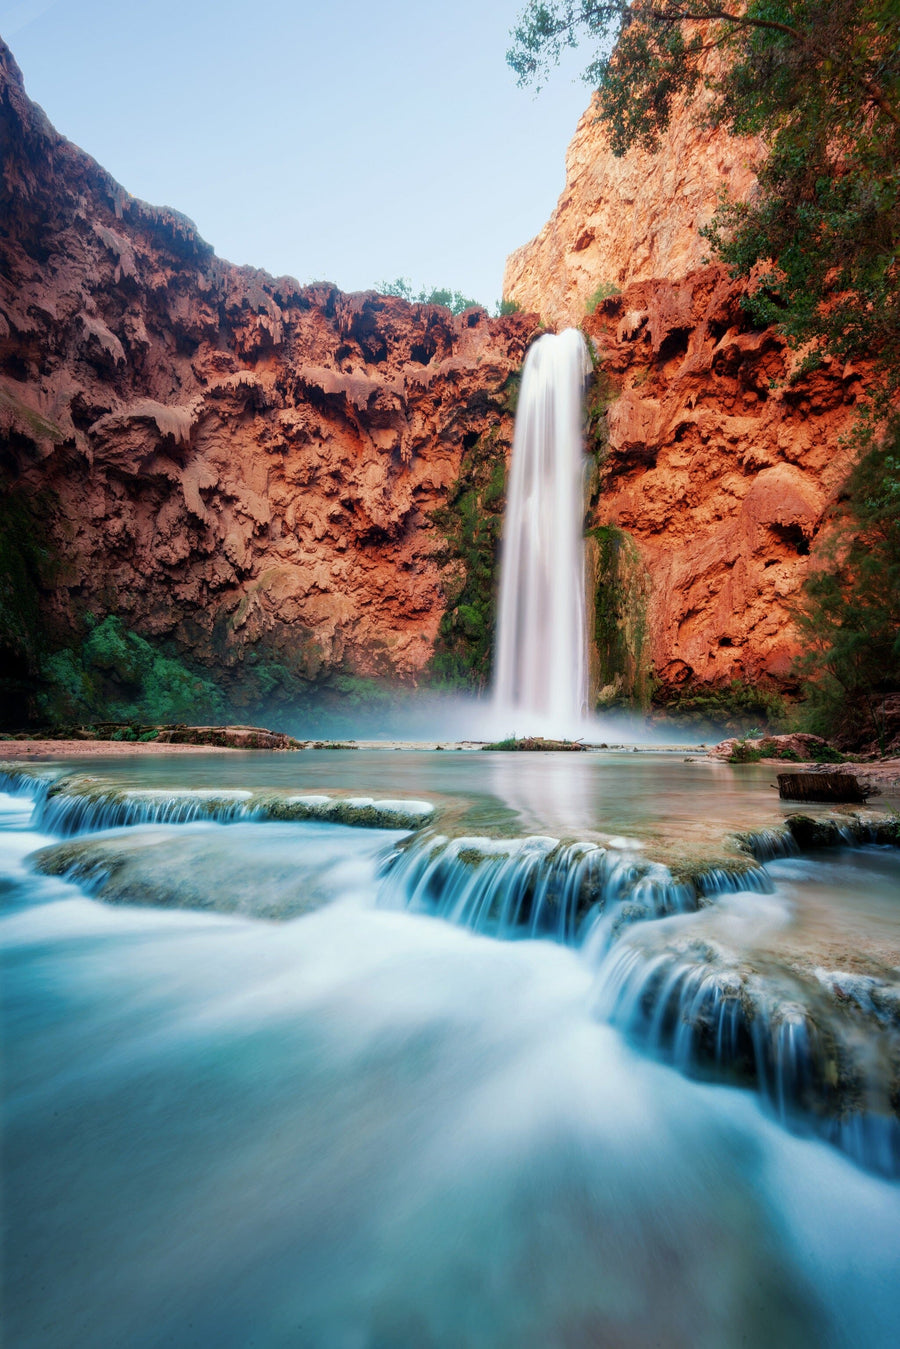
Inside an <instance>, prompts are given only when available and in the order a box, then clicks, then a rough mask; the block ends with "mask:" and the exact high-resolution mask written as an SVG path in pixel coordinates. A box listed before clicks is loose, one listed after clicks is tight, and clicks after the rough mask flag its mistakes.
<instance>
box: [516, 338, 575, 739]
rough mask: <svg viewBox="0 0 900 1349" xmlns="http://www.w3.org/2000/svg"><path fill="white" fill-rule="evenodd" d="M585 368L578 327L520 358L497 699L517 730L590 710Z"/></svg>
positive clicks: (564, 721)
mask: <svg viewBox="0 0 900 1349" xmlns="http://www.w3.org/2000/svg"><path fill="white" fill-rule="evenodd" d="M589 370H590V361H589V359H588V353H587V348H586V346H585V342H584V338H583V337H582V335H581V333H580V332H579V331H578V330H577V329H576V328H567V329H566V330H565V332H562V333H559V334H558V335H556V334H553V333H548V334H546V335H545V336H544V337H541V338H539V339H538V341H537V342H535V343H534V345H533V346H532V348H531V350H530V351H529V353H528V356H527V358H526V360H525V368H524V370H523V374H522V388H521V392H520V394H519V406H518V410H517V412H516V429H515V437H514V440H513V452H512V466H511V470H510V482H509V493H508V497H507V507H506V519H505V521H504V530H503V556H502V562H501V567H500V605H499V621H498V628H497V664H496V673H495V681H494V700H495V705H496V707H497V709H498V712H501V713H509V714H516V715H517V717H518V718H519V724H517V725H516V726H515V727H508V728H504V729H514V730H515V731H516V732H517V733H518V732H519V731H521V732H524V733H531V734H533V733H534V732H536V731H540V732H549V733H551V734H566V733H569V732H571V731H572V730H573V729H575V728H576V727H577V725H578V723H579V722H580V721H581V720H582V719H583V717H584V715H585V711H586V706H587V668H588V666H587V640H586V633H585V604H584V541H583V537H582V523H583V516H584V449H583V443H582V399H583V395H584V381H585V377H586V375H587V374H588V372H589Z"/></svg>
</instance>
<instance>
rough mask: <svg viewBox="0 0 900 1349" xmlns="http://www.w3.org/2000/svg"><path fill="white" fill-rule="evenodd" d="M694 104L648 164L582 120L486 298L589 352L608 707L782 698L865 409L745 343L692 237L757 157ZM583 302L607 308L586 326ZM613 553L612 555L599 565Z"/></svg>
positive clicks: (720, 279) (600, 678)
mask: <svg viewBox="0 0 900 1349" xmlns="http://www.w3.org/2000/svg"><path fill="white" fill-rule="evenodd" d="M710 59H716V58H710ZM707 74H713V75H714V74H715V70H714V69H713V68H712V67H710V68H709V69H708V70H707ZM707 98H708V95H705V94H704V95H702V96H701V99H700V106H699V108H698V107H694V108H689V107H686V106H685V105H684V104H683V103H682V104H681V105H679V106H677V107H676V110H675V113H674V116H673V118H672V121H671V124H670V126H669V128H668V131H667V132H666V134H665V135H664V136H663V137H662V138H661V141H660V144H659V148H658V151H657V152H656V153H655V154H653V155H648V154H647V153H646V152H643V151H639V150H632V151H630V152H629V153H628V154H627V155H625V156H624V157H622V158H619V159H617V158H615V156H614V155H613V154H612V151H611V150H610V148H609V143H608V140H607V137H606V135H605V133H604V131H603V128H602V126H601V125H600V124H599V123H598V121H597V119H596V112H595V109H594V107H593V106H592V107H591V108H589V109H588V111H587V112H586V113H585V114H584V117H583V118H582V119H581V122H580V124H579V126H578V129H577V131H576V133H575V137H574V139H573V141H572V144H571V146H570V147H569V152H568V156H567V161H566V185H565V189H564V191H563V193H562V195H561V197H560V199H559V202H558V204H557V207H556V209H555V211H554V212H553V214H552V216H551V218H550V220H549V221H548V223H547V225H546V226H545V227H544V229H543V230H542V231H541V232H540V234H539V235H538V236H537V237H536V238H535V239H533V240H532V241H531V242H530V243H528V244H526V245H524V246H523V247H522V248H519V249H518V250H517V251H516V252H515V253H513V254H512V256H511V257H510V259H509V261H508V264H507V269H506V276H505V281H504V295H505V296H506V297H507V298H508V299H512V300H515V301H516V302H518V303H519V304H520V305H522V306H523V307H524V308H528V309H533V310H535V311H537V312H538V313H540V314H541V315H542V317H543V319H544V322H546V323H547V324H548V325H550V326H551V327H554V328H557V329H558V328H562V327H565V326H568V325H575V326H580V327H582V328H583V330H584V332H585V333H586V334H587V335H588V336H589V337H590V338H591V340H592V342H593V345H594V354H595V357H596V360H597V363H598V374H597V379H596V381H595V387H594V390H593V393H592V400H593V411H592V415H591V419H590V420H591V427H592V435H593V436H594V445H593V448H594V449H595V450H597V451H598V454H599V459H600V471H599V475H598V477H597V479H596V484H597V490H596V492H595V499H594V502H593V505H592V511H591V516H590V520H589V525H590V526H591V527H592V529H593V530H594V532H595V535H596V538H597V539H598V540H600V541H601V542H603V541H604V540H605V543H606V551H605V553H603V554H602V556H600V557H599V558H598V556H597V548H596V546H594V547H593V553H592V555H593V556H594V561H595V566H597V567H598V568H599V571H598V576H599V585H600V587H601V590H602V587H603V586H607V587H609V586H612V587H614V588H615V587H616V586H618V587H619V588H620V589H623V587H624V591H628V590H629V588H630V590H631V591H632V592H633V593H632V594H631V596H630V598H629V595H628V594H626V593H624V591H623V593H622V594H619V595H613V596H607V598H606V599H604V597H603V595H602V594H601V593H600V592H599V591H598V595H597V603H596V615H597V617H596V625H597V633H596V634H595V635H596V636H597V639H598V643H599V645H600V647H601V649H602V654H601V658H600V665H601V666H603V665H605V666H606V668H605V669H604V668H600V669H598V670H597V671H596V682H597V683H598V684H600V685H603V684H605V685H606V689H605V695H604V696H606V697H609V698H611V699H615V698H617V697H620V696H621V695H622V693H623V685H624V691H626V692H627V691H628V690H629V689H630V691H631V692H632V693H635V692H637V693H640V694H641V695H642V696H644V697H646V694H647V692H648V690H649V689H650V688H651V687H655V688H656V696H657V698H659V699H662V700H666V699H667V698H669V697H670V696H671V695H675V694H678V692H679V690H683V689H692V688H696V687H709V686H722V685H725V684H728V683H729V682H730V681H732V680H741V681H746V682H749V683H762V684H764V685H765V684H768V685H769V686H771V687H773V688H781V689H785V688H788V689H790V688H791V687H792V685H795V683H796V681H795V680H794V678H793V677H792V666H793V662H794V658H795V656H796V655H797V654H798V650H799V647H798V640H797V636H796V634H795V632H794V630H793V627H792V621H791V609H792V605H793V604H794V602H795V601H796V600H797V598H798V596H799V593H800V590H801V586H802V583H803V580H804V578H805V576H806V574H807V571H808V569H809V567H810V566H811V565H813V566H814V565H816V561H817V555H818V550H819V549H820V547H821V544H822V542H823V539H824V537H825V535H826V534H827V521H828V517H829V512H830V510H831V508H832V506H833V505H834V503H835V501H836V500H837V498H838V496H839V493H840V490H841V487H842V484H843V482H844V481H845V479H846V476H847V473H848V471H849V469H850V467H851V464H852V460H853V451H852V448H848V447H847V445H846V444H845V443H844V437H845V434H846V433H847V432H848V431H849V429H850V427H851V426H852V424H853V422H854V419H855V416H856V404H857V403H858V401H859V399H860V397H861V396H863V394H864V392H865V383H866V371H865V370H861V369H857V368H854V367H844V366H843V365H842V364H840V363H836V362H832V361H826V362H825V364H824V365H823V366H821V367H820V368H819V369H818V370H816V371H815V372H813V373H810V374H806V375H802V376H800V375H799V361H798V359H797V357H796V354H795V353H792V352H790V351H789V350H788V349H787V346H786V344H785V342H784V341H783V339H782V338H781V337H780V336H779V335H778V333H777V332H776V331H775V330H773V329H767V330H764V331H758V330H755V329H754V328H753V326H752V324H751V323H750V320H749V318H748V316H747V314H746V313H745V312H744V310H743V309H742V307H741V303H740V301H741V295H742V293H743V283H738V282H733V281H731V280H730V279H729V277H728V275H727V273H726V271H725V269H724V268H723V267H722V266H721V265H718V264H710V263H709V261H708V259H707V256H706V255H707V254H708V253H709V245H708V243H707V242H706V240H705V239H704V238H703V237H702V236H701V234H700V232H699V231H700V229H701V228H702V226H703V225H705V224H706V223H707V222H708V221H709V220H710V219H711V217H712V215H713V214H714V212H715V209H716V205H717V202H718V199H719V196H720V194H721V193H722V192H723V191H727V192H728V193H729V194H730V195H731V196H732V197H734V198H738V199H742V198H746V197H747V196H748V194H750V193H752V191H753V189H754V185H755V182H756V178H755V170H756V169H757V167H758V166H759V164H760V162H761V160H762V157H763V155H764V146H763V145H762V143H761V142H760V141H758V140H755V139H750V138H740V139H739V138H734V137H730V136H728V135H727V134H726V133H725V132H724V131H722V130H721V129H718V128H715V127H712V126H711V125H710V124H709V123H708V121H707V120H705V119H704V100H705V99H707ZM598 287H602V290H601V294H604V293H605V294H606V295H607V296H608V298H606V299H603V300H601V301H600V303H599V304H598V306H597V307H596V309H595V310H594V312H591V313H588V312H587V308H588V306H587V305H586V301H587V300H588V298H589V297H591V296H593V295H594V294H595V292H596V291H597V289H598ZM611 292H612V293H611ZM616 540H618V541H619V544H622V545H624V549H625V551H623V549H622V547H619V544H616V547H615V548H612V552H610V549H611V547H612V544H613V543H614V542H615V541H616ZM629 540H630V542H629ZM617 550H618V554H619V563H618V564H615V557H614V554H616V552H617ZM601 553H602V550H601ZM626 556H627V558H628V559H629V560H628V562H627V565H625V559H626ZM617 568H618V573H617ZM604 625H605V631H603V629H604ZM617 648H618V655H616V649H617ZM625 648H630V649H629V650H626V649H625ZM641 666H643V672H642V671H641V669H640V667H641Z"/></svg>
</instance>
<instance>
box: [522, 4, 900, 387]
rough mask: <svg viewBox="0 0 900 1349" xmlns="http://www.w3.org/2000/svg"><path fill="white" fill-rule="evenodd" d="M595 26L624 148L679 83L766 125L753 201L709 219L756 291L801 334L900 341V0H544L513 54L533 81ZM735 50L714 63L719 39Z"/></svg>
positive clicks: (884, 357)
mask: <svg viewBox="0 0 900 1349" xmlns="http://www.w3.org/2000/svg"><path fill="white" fill-rule="evenodd" d="M583 40H587V41H588V42H589V43H590V44H591V45H592V47H593V48H594V50H595V57H594V59H593V60H592V62H591V63H590V65H589V66H588V67H587V69H586V71H585V78H586V79H587V80H588V81H590V82H591V83H592V84H594V85H596V87H597V89H598V105H599V113H600V116H601V118H602V119H603V121H604V122H605V123H606V125H607V128H608V131H609V136H610V141H611V145H612V149H613V152H614V153H615V154H618V155H621V154H624V153H625V151H626V150H628V149H629V148H630V147H631V146H634V145H638V146H641V147H643V148H644V149H645V150H650V151H652V150H653V149H654V148H655V146H656V144H657V140H658V137H659V134H660V133H661V132H662V131H664V130H665V128H666V127H667V126H668V123H669V120H670V118H671V115H672V112H673V108H674V106H675V102H676V99H678V98H684V97H688V98H689V97H690V96H691V95H694V94H696V93H698V92H699V91H700V89H701V88H707V89H709V90H710V92H711V94H712V98H711V103H710V105H709V108H708V110H707V116H709V117H710V118H711V119H712V120H713V121H715V122H718V123H719V124H721V125H724V126H725V127H727V128H728V129H730V130H731V131H733V132H735V133H738V134H747V133H759V134H762V135H764V136H765V138H766V141H767V143H768V146H769V154H768V157H767V159H766V162H765V164H764V165H763V166H762V168H761V171H760V175H759V178H760V190H759V192H758V193H757V194H756V195H755V196H754V198H753V200H752V201H751V202H747V203H741V204H734V203H732V204H726V205H725V206H724V207H723V209H722V211H721V212H720V213H719V216H718V219H717V221H716V222H715V223H714V225H713V227H712V229H711V230H710V232H709V233H710V236H711V239H712V242H713V243H714V245H715V246H716V248H717V249H718V251H719V253H720V255H721V256H722V257H723V258H724V259H725V260H726V261H727V262H728V263H730V264H731V266H732V268H733V269H734V271H735V272H736V273H738V274H741V275H744V276H748V277H749V276H750V275H751V273H753V274H754V282H753V285H752V286H751V288H750V289H751V293H750V294H749V295H748V297H747V301H746V303H747V306H748V308H750V310H751V311H752V312H753V314H754V317H755V318H756V319H757V320H758V321H759V322H760V323H761V324H768V323H773V322H774V323H778V324H780V325H781V326H782V328H783V330H784V331H785V332H786V333H787V335H788V336H789V337H790V338H792V339H793V340H794V341H796V342H798V343H800V342H812V343H814V344H817V345H818V346H819V347H820V348H824V349H827V350H829V351H832V352H834V353H836V354H838V355H842V356H850V355H853V354H857V353H865V354H866V355H867V356H872V355H873V354H877V355H878V356H879V357H880V359H881V361H882V364H883V366H884V368H885V371H886V372H887V375H888V380H889V382H890V383H891V384H892V385H893V384H895V383H896V378H897V364H898V347H900V285H898V282H900V4H898V2H897V0H748V3H746V4H745V5H737V4H736V5H735V6H734V7H732V6H723V5H720V4H707V3H702V0H699V2H697V3H691V2H690V0H686V2H685V3H666V0H634V3H632V4H629V3H627V0H617V2H616V3H596V2H595V0H548V2H547V3H542V2H541V0H532V3H531V4H530V5H529V6H528V8H527V9H526V11H525V13H524V15H523V17H522V20H521V23H520V25H519V27H518V28H517V29H516V30H515V32H514V33H513V46H512V48H511V50H510V51H509V53H508V57H507V59H508V61H509V63H510V65H511V66H512V68H513V69H514V70H515V71H516V73H517V74H518V76H519V80H520V83H528V82H530V81H532V80H535V79H538V78H540V77H542V76H543V75H544V74H545V73H546V71H547V70H548V68H549V66H551V65H552V64H553V63H554V62H555V61H556V60H558V58H559V56H560V54H561V52H562V51H563V49H564V48H565V47H568V46H575V45H577V44H578V43H579V42H580V41H583ZM713 49H719V50H721V51H722V54H723V56H724V58H725V59H724V61H723V63H722V66H721V69H722V74H721V75H720V76H719V77H718V78H717V79H710V78H709V76H708V74H707V73H706V72H707V71H708V69H709V65H708V53H709V52H710V51H711V50H713Z"/></svg>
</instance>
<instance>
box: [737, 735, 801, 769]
mask: <svg viewBox="0 0 900 1349" xmlns="http://www.w3.org/2000/svg"><path fill="white" fill-rule="evenodd" d="M761 759H783V760H784V761H785V762H786V763H803V756H802V755H801V754H798V753H797V751H796V750H794V749H790V748H789V747H788V746H787V745H779V744H777V742H776V741H774V740H755V741H754V740H751V739H750V738H749V737H746V736H745V737H744V738H743V739H741V740H738V741H737V743H736V744H735V746H734V749H733V750H732V751H731V753H730V754H729V756H728V762H729V763H759V761H760V760H761Z"/></svg>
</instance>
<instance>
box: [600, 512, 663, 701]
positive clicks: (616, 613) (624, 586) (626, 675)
mask: <svg viewBox="0 0 900 1349" xmlns="http://www.w3.org/2000/svg"><path fill="white" fill-rule="evenodd" d="M586 549H587V559H586V561H587V575H588V578H589V586H590V593H591V594H592V596H593V603H592V604H591V605H589V607H588V616H589V622H590V636H591V648H592V651H591V657H592V658H591V662H590V663H591V683H592V686H593V687H594V688H595V690H596V695H595V704H596V706H597V707H598V708H605V707H622V706H627V707H636V708H642V709H646V708H648V707H649V705H650V697H651V694H652V692H653V679H652V667H651V662H650V647H649V634H648V629H647V605H648V603H649V599H650V576H649V572H648V571H647V568H646V566H645V565H644V562H643V560H642V558H641V555H640V552H639V551H638V548H637V545H636V544H635V542H634V540H633V539H632V538H631V537H630V536H629V535H628V534H627V533H626V532H625V530H623V529H618V528H617V527H616V526H614V525H598V526H597V527H596V528H594V529H591V530H589V531H588V534H587V542H586Z"/></svg>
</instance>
